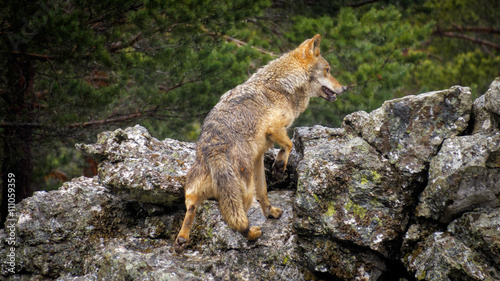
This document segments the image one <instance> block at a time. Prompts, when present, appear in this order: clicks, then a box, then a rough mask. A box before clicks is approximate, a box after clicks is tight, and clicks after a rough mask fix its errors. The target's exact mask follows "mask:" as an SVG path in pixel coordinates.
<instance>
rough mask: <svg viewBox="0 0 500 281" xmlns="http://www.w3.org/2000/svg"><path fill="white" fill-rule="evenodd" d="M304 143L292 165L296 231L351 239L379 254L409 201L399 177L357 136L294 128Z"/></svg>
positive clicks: (399, 224)
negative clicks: (295, 179) (296, 177)
mask: <svg viewBox="0 0 500 281" xmlns="http://www.w3.org/2000/svg"><path fill="white" fill-rule="evenodd" d="M295 139H297V140H298V141H299V142H300V143H301V144H302V145H303V147H304V158H303V159H302V161H301V162H300V163H299V166H298V167H297V172H298V173H299V174H300V178H299V181H298V185H297V194H296V196H295V206H296V212H297V216H296V221H295V228H296V229H297V230H298V231H299V234H303V235H306V234H312V235H318V234H321V235H326V236H328V237H331V238H333V239H336V240H344V241H351V242H354V243H355V244H357V245H360V246H365V247H368V248H370V249H372V250H375V251H378V252H380V253H381V254H383V255H387V254H388V250H389V249H388V248H387V247H388V245H387V244H388V243H389V242H391V241H393V240H394V239H395V238H396V237H398V235H399V234H400V233H402V232H403V231H404V229H405V225H406V221H407V220H408V216H407V215H408V214H407V210H406V209H405V206H406V205H408V204H409V203H410V201H411V198H410V196H409V194H408V190H407V189H406V188H407V187H408V186H407V183H406V182H405V181H404V178H403V177H401V176H400V175H398V173H397V172H396V171H395V170H394V169H393V168H392V166H391V164H390V162H389V160H387V159H385V158H384V157H382V156H381V155H380V154H379V153H378V152H377V151H376V150H375V148H373V147H372V146H371V145H369V144H368V143H367V142H366V141H365V140H363V139H362V138H360V137H356V136H352V135H349V134H346V133H345V131H344V130H342V129H328V128H324V127H320V126H314V127H313V128H312V129H309V128H297V129H296V130H295Z"/></svg>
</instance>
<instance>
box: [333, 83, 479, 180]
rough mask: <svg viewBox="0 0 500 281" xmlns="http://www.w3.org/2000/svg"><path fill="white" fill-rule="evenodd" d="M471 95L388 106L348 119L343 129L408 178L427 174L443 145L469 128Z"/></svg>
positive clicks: (428, 96) (438, 95) (432, 96)
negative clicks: (365, 142) (358, 137)
mask: <svg viewBox="0 0 500 281" xmlns="http://www.w3.org/2000/svg"><path fill="white" fill-rule="evenodd" d="M471 106H472V101H471V93H470V89H469V88H466V87H459V86H454V87H451V88H450V89H448V90H443V91H437V92H430V93H425V94H421V95H418V96H406V97H403V98H399V99H394V100H390V101H386V102H384V104H383V105H382V107H380V108H379V109H376V110H374V111H372V112H371V113H370V114H368V113H366V112H363V111H361V112H356V113H353V114H351V115H348V116H346V118H345V119H344V122H343V127H345V128H346V129H349V130H353V131H354V132H355V134H359V135H361V136H362V138H363V139H365V140H366V141H367V142H368V143H369V144H371V145H373V146H374V147H375V148H376V149H377V151H379V152H381V153H382V155H384V156H385V157H387V158H388V159H389V160H390V162H391V163H392V164H394V165H395V167H396V168H397V169H398V170H400V171H402V172H404V173H405V174H407V175H418V174H420V173H422V172H425V169H426V166H427V165H428V163H429V162H430V161H431V159H432V157H433V156H434V155H435V154H436V153H437V152H438V149H439V147H440V145H441V143H442V142H443V141H444V140H445V139H446V138H450V137H452V136H456V135H458V134H460V133H461V132H462V131H464V130H465V128H466V127H467V125H468V122H469V118H470V113H471Z"/></svg>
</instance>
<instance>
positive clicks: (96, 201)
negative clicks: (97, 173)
mask: <svg viewBox="0 0 500 281" xmlns="http://www.w3.org/2000/svg"><path fill="white" fill-rule="evenodd" d="M119 208H120V207H119V203H118V201H117V200H116V198H115V197H114V196H113V195H112V194H110V193H109V191H108V190H107V189H106V188H105V187H103V186H102V185H101V184H99V182H98V181H97V178H93V179H87V178H83V177H82V178H78V179H75V180H73V181H71V182H68V183H65V184H64V185H63V186H62V187H61V188H60V189H59V190H57V191H51V192H36V193H35V194H34V195H33V196H32V197H29V198H27V199H25V200H23V201H22V202H21V203H19V204H18V205H17V206H16V209H17V214H18V216H17V218H16V219H17V220H16V221H15V228H16V233H17V236H16V239H17V240H16V254H17V255H16V263H17V266H18V268H16V269H17V272H31V273H36V274H41V275H44V276H47V277H58V276H59V275H60V274H61V273H64V272H68V273H71V274H75V275H76V274H80V273H82V272H83V271H84V266H85V257H86V256H87V255H88V253H89V251H91V249H92V246H91V242H90V241H91V240H94V241H99V239H100V237H103V236H105V235H113V236H115V235H119V233H120V228H119V227H118V224H117V222H118V221H120V220H122V218H120V216H121V212H118V209H119ZM9 223H10V222H9ZM2 240H3V239H2ZM8 249H9V246H7V245H6V244H2V245H1V248H0V255H1V256H4V254H5V253H6V251H7V250H8ZM1 274H2V275H8V272H6V268H5V265H4V264H2V272H1Z"/></svg>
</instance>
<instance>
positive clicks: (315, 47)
mask: <svg viewBox="0 0 500 281" xmlns="http://www.w3.org/2000/svg"><path fill="white" fill-rule="evenodd" d="M311 42H312V47H311V49H312V53H313V54H314V56H315V57H318V56H319V51H320V50H319V45H320V44H321V35H319V34H316V35H314V37H313V38H312V39H311Z"/></svg>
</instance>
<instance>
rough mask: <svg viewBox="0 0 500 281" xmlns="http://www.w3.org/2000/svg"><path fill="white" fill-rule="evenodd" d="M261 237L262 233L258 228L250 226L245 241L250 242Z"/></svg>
mask: <svg viewBox="0 0 500 281" xmlns="http://www.w3.org/2000/svg"><path fill="white" fill-rule="evenodd" d="M261 235H262V231H261V230H260V226H252V227H250V230H249V231H248V236H247V239H248V240H250V241H252V240H255V239H257V238H259V237H260V236H261Z"/></svg>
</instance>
